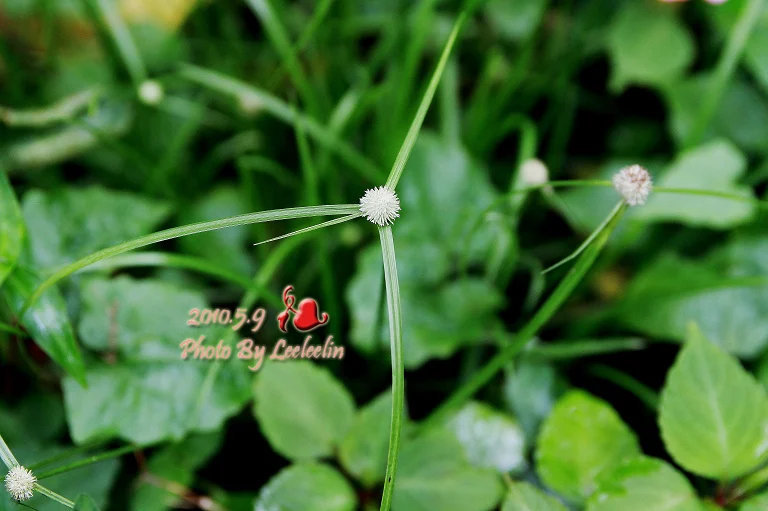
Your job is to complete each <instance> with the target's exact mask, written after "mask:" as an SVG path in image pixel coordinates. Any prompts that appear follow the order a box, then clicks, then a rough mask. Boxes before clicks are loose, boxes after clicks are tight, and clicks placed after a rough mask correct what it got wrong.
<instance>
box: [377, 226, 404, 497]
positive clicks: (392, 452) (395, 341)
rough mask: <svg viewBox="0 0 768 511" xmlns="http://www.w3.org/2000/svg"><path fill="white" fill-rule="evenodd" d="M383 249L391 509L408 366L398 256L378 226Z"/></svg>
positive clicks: (385, 231) (387, 494)
mask: <svg viewBox="0 0 768 511" xmlns="http://www.w3.org/2000/svg"><path fill="white" fill-rule="evenodd" d="M379 238H380V239H381V251H382V257H383V261H384V282H385V284H386V291H387V310H388V312H389V338H390V344H391V347H390V351H391V355H392V423H391V426H390V430H389V451H388V452H387V472H386V477H385V479H384V490H383V494H382V497H381V508H380V511H389V508H390V506H391V504H392V493H393V491H394V488H395V473H396V472H397V460H398V456H399V454H400V433H401V432H402V428H403V413H404V409H405V367H404V364H403V325H402V317H401V308H400V286H399V283H398V279H397V260H396V258H395V242H394V240H393V239H392V228H391V227H389V226H387V227H379Z"/></svg>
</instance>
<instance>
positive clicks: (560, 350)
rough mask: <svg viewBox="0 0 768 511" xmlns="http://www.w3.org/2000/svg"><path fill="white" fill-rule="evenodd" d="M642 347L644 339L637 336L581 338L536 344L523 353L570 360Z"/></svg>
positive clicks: (528, 355)
mask: <svg viewBox="0 0 768 511" xmlns="http://www.w3.org/2000/svg"><path fill="white" fill-rule="evenodd" d="M643 348H645V341H644V340H643V339H640V338H638V337H629V338H620V339H582V340H567V341H559V342H550V343H546V344H538V345H536V346H532V347H531V348H530V349H528V350H526V352H525V355H526V357H528V358H532V359H537V360H570V359H575V358H583V357H589V356H593V355H604V354H606V353H616V352H619V351H637V350H641V349H643Z"/></svg>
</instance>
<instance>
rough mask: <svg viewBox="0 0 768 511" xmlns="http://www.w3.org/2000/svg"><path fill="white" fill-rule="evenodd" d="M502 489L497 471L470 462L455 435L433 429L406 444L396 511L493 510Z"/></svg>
mask: <svg viewBox="0 0 768 511" xmlns="http://www.w3.org/2000/svg"><path fill="white" fill-rule="evenodd" d="M501 490H502V489H501V484H500V482H499V479H498V477H497V476H496V475H495V474H494V473H493V471H491V470H488V469H479V468H475V467H472V466H471V465H470V464H469V463H468V462H467V460H466V458H465V457H464V453H463V449H462V447H461V444H459V443H458V441H457V440H456V438H455V437H454V436H453V434H451V433H450V432H448V431H443V430H439V429H437V430H431V431H429V432H428V433H426V434H424V435H423V436H420V437H418V438H416V439H414V440H412V441H410V442H407V443H405V444H404V445H403V448H402V452H401V453H400V466H399V467H398V470H397V479H396V483H395V494H394V497H393V501H392V511H489V510H490V509H493V508H495V507H496V506H497V505H498V502H499V499H500V498H501Z"/></svg>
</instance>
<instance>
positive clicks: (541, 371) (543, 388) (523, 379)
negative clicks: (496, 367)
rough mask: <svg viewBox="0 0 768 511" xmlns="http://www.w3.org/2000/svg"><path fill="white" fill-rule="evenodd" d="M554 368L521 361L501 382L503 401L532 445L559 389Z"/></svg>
mask: <svg viewBox="0 0 768 511" xmlns="http://www.w3.org/2000/svg"><path fill="white" fill-rule="evenodd" d="M563 386H564V385H562V384H561V382H559V381H558V377H557V373H556V371H555V368H554V367H553V366H551V365H549V364H547V363H544V362H532V361H527V360H525V359H522V360H520V361H519V362H518V363H517V364H515V367H514V368H513V369H511V370H510V371H509V372H508V373H507V376H506V380H505V382H504V397H505V400H506V402H507V405H508V406H509V408H510V409H511V410H512V411H513V412H514V414H515V417H517V419H518V420H519V421H520V425H521V426H522V428H523V430H524V431H525V436H526V439H527V440H528V442H529V443H530V444H533V443H534V441H535V439H536V434H537V432H538V430H539V425H540V424H541V422H542V421H543V420H544V419H545V418H546V417H547V416H548V415H549V413H550V411H551V410H552V407H553V406H554V404H555V401H556V400H557V398H558V394H559V393H560V392H561V389H560V388H561V387H563Z"/></svg>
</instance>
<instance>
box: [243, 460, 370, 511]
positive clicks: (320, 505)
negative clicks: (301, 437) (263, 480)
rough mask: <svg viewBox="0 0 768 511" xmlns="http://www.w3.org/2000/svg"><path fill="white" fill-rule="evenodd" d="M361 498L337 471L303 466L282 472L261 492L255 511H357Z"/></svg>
mask: <svg viewBox="0 0 768 511" xmlns="http://www.w3.org/2000/svg"><path fill="white" fill-rule="evenodd" d="M356 508H357V497H356V495H355V492H354V490H353V488H352V487H351V486H350V484H349V483H348V482H347V480H346V479H344V477H343V476H342V475H341V474H339V473H338V472H337V471H336V470H334V469H333V468H331V467H329V466H328V465H323V464H320V463H301V464H298V465H291V466H290V467H288V468H285V469H283V470H281V471H280V472H279V473H278V474H277V475H276V476H275V477H273V478H272V479H270V481H269V482H268V483H267V484H266V485H265V486H264V487H263V488H262V489H261V492H259V496H258V498H257V499H256V503H255V504H254V507H253V510H254V511H353V510H355V509H356Z"/></svg>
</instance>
